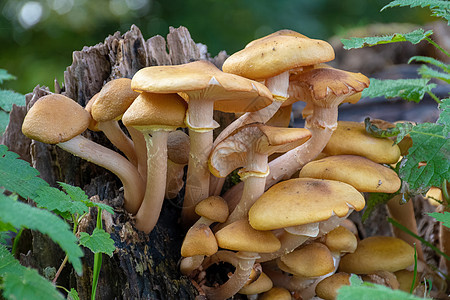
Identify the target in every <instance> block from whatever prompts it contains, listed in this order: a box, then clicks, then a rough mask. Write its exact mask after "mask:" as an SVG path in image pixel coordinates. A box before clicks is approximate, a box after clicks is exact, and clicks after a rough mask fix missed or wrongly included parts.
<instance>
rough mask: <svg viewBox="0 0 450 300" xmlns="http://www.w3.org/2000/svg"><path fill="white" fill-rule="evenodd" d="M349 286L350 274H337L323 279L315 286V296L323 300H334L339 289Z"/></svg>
mask: <svg viewBox="0 0 450 300" xmlns="http://www.w3.org/2000/svg"><path fill="white" fill-rule="evenodd" d="M344 285H350V274H348V273H344V272H339V273H335V274H333V275H331V276H330V277H327V278H324V279H323V280H322V281H320V282H319V283H318V284H317V286H316V294H317V296H318V297H320V298H322V299H324V300H335V299H336V297H337V293H338V290H339V288H340V287H342V286H344Z"/></svg>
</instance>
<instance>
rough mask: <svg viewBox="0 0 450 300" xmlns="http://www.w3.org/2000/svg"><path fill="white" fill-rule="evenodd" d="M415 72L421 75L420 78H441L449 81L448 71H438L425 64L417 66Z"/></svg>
mask: <svg viewBox="0 0 450 300" xmlns="http://www.w3.org/2000/svg"><path fill="white" fill-rule="evenodd" d="M417 72H418V73H419V75H420V76H422V78H437V79H440V80H443V81H445V82H447V83H450V74H449V73H444V72H439V71H437V70H434V69H432V68H430V67H428V66H426V65H422V66H421V67H420V68H419V70H417Z"/></svg>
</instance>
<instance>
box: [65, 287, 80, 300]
mask: <svg viewBox="0 0 450 300" xmlns="http://www.w3.org/2000/svg"><path fill="white" fill-rule="evenodd" d="M67 300H80V296H78V292H77V291H76V290H75V289H74V288H71V289H70V292H69V293H68V294H67Z"/></svg>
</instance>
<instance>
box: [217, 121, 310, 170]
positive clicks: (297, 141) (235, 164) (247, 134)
mask: <svg viewBox="0 0 450 300" xmlns="http://www.w3.org/2000/svg"><path fill="white" fill-rule="evenodd" d="M310 137H311V133H310V132H309V130H307V129H304V128H284V127H272V126H267V125H264V124H260V123H254V124H249V125H246V126H243V127H241V128H239V129H238V130H236V131H235V132H234V133H232V134H231V135H229V136H228V138H227V139H225V140H224V141H222V142H221V143H219V144H218V145H217V146H216V147H215V148H214V149H213V150H212V151H211V155H210V158H209V169H210V171H211V173H212V174H213V175H214V176H216V177H226V176H227V175H228V174H230V173H231V172H232V171H233V170H235V169H237V168H241V167H244V166H245V165H246V162H247V153H248V152H250V151H251V150H250V149H254V151H255V152H257V153H261V154H266V155H271V154H272V153H276V152H286V151H289V150H290V149H293V148H296V147H298V146H300V145H301V144H303V143H304V142H306V141H307V140H308V139H309V138H310ZM249 171H257V170H249ZM264 171H266V170H262V172H264Z"/></svg>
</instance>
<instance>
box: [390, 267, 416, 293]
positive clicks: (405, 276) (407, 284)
mask: <svg viewBox="0 0 450 300" xmlns="http://www.w3.org/2000/svg"><path fill="white" fill-rule="evenodd" d="M394 275H395V277H397V281H398V283H399V289H400V290H402V291H404V292H407V293H409V291H410V289H411V285H412V283H413V280H414V271H408V270H400V271H397V272H395V273H394ZM417 277H419V278H420V274H418V276H417ZM419 283H420V281H419V280H417V279H416V282H415V283H414V288H415V287H416V286H418V285H419Z"/></svg>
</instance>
